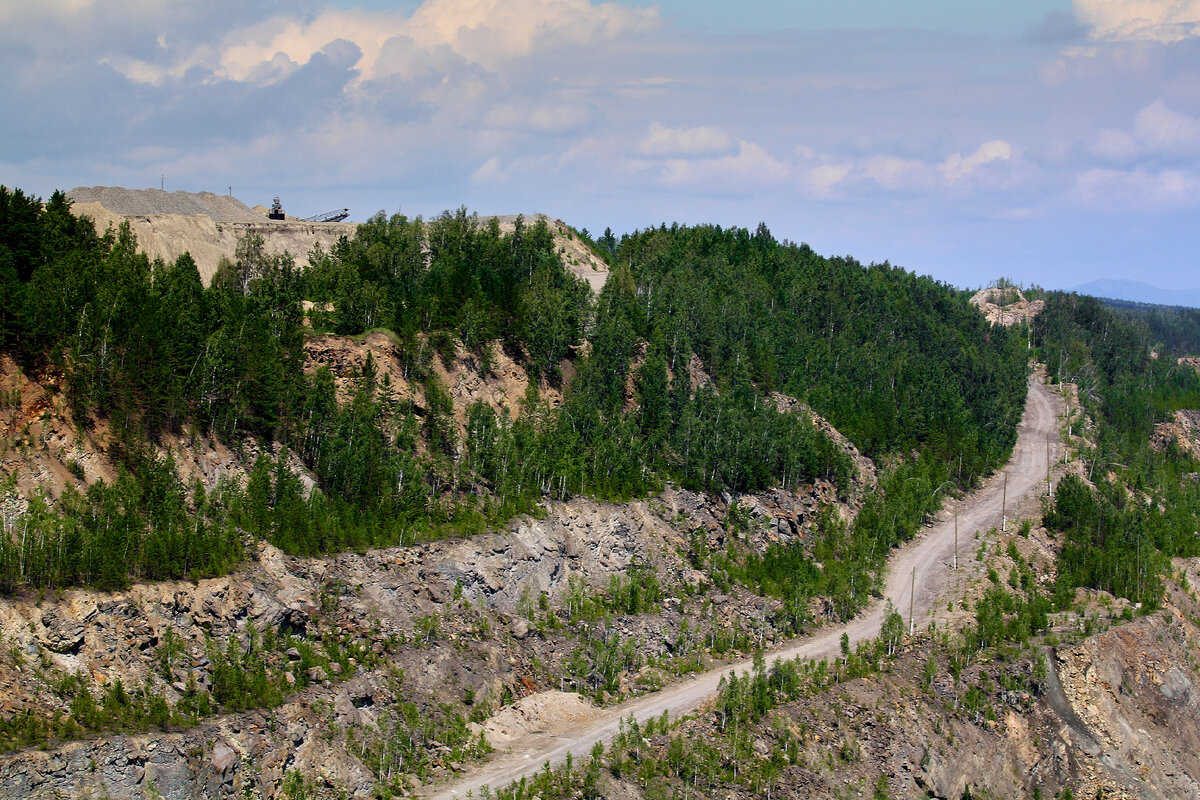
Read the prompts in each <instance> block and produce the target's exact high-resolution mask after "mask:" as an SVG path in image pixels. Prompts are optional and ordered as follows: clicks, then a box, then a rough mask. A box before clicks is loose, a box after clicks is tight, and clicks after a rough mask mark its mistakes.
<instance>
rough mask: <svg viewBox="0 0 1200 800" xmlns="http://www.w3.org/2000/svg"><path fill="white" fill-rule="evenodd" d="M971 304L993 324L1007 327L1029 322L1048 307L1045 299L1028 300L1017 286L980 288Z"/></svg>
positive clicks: (972, 298)
mask: <svg viewBox="0 0 1200 800" xmlns="http://www.w3.org/2000/svg"><path fill="white" fill-rule="evenodd" d="M971 305H973V306H975V307H976V308H978V309H979V310H980V311H981V312H983V315H984V316H985V317H987V320H988V322H990V323H992V324H993V325H1003V326H1005V327H1006V328H1008V327H1012V326H1013V325H1017V324H1019V323H1028V322H1029V321H1030V320H1032V319H1033V318H1034V317H1036V316H1037V315H1038V314H1040V313H1041V311H1042V309H1043V308H1045V307H1046V302H1045V301H1044V300H1026V299H1025V295H1024V294H1022V293H1021V290H1020V289H1018V288H1016V287H1015V286H1005V287H999V286H991V287H989V288H987V289H980V290H979V291H978V292H976V293H975V294H974V296H972V297H971Z"/></svg>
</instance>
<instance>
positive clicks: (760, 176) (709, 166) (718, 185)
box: [661, 139, 792, 194]
mask: <svg viewBox="0 0 1200 800" xmlns="http://www.w3.org/2000/svg"><path fill="white" fill-rule="evenodd" d="M737 144H738V150H737V153H736V154H730V155H726V156H720V157H718V158H691V159H685V158H672V159H668V160H667V161H665V162H664V163H663V165H662V173H661V175H662V180H663V182H664V183H666V184H670V185H688V186H698V187H704V188H708V189H711V190H716V191H718V192H720V193H727V192H729V193H734V194H736V193H740V192H742V191H745V190H746V189H748V188H750V187H752V186H757V185H764V184H776V183H782V182H784V181H786V180H787V179H788V176H789V175H790V174H791V171H792V170H791V165H789V164H787V163H786V162H783V161H779V160H777V159H776V158H774V157H773V156H772V155H771V154H770V153H768V152H767V151H766V149H765V148H763V147H762V146H761V145H758V144H755V143H754V142H745V141H742V140H740V139H739V140H738V142H737Z"/></svg>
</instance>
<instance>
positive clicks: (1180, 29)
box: [1075, 0, 1200, 44]
mask: <svg viewBox="0 0 1200 800" xmlns="http://www.w3.org/2000/svg"><path fill="white" fill-rule="evenodd" d="M1075 15H1076V16H1077V17H1078V18H1079V19H1080V21H1082V22H1083V23H1084V24H1085V25H1087V26H1088V27H1090V28H1091V35H1092V37H1093V38H1095V39H1104V40H1109V41H1155V42H1161V43H1164V44H1171V43H1173V42H1178V41H1181V40H1183V39H1188V38H1191V37H1193V36H1200V0H1075Z"/></svg>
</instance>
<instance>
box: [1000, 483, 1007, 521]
mask: <svg viewBox="0 0 1200 800" xmlns="http://www.w3.org/2000/svg"><path fill="white" fill-rule="evenodd" d="M1000 530H1002V531H1007V530H1008V471H1007V470H1005V472H1004V494H1003V495H1001V498H1000Z"/></svg>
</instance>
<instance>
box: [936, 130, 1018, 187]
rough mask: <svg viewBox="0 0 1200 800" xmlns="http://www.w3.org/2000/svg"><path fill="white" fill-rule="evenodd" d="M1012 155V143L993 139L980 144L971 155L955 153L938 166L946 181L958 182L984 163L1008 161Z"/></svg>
mask: <svg viewBox="0 0 1200 800" xmlns="http://www.w3.org/2000/svg"><path fill="white" fill-rule="evenodd" d="M1012 155H1013V149H1012V145H1010V144H1009V143H1008V142H1006V141H1004V140H1003V139H993V140H991V141H990V142H984V143H983V144H981V145H979V149H978V150H976V151H975V152H974V153H972V154H971V155H969V156H964V155H962V154H961V153H954V154H953V155H951V156H949V157H948V158H947V159H946V160H945V161H943V162H942V163H941V164H940V165H939V166H938V171H939V172H940V173H941V175H942V179H943V180H944V181H945V182H946V183H950V184H953V183H958V182H959V181H960V180H962V179H963V178H965V177H967V176H968V175H970V174H971V173H972V172H974V171H975V170H977V169H979V168H980V167H982V166H983V165H985V164H990V163H992V162H994V161H1008V160H1009V159H1010V158H1012Z"/></svg>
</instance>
